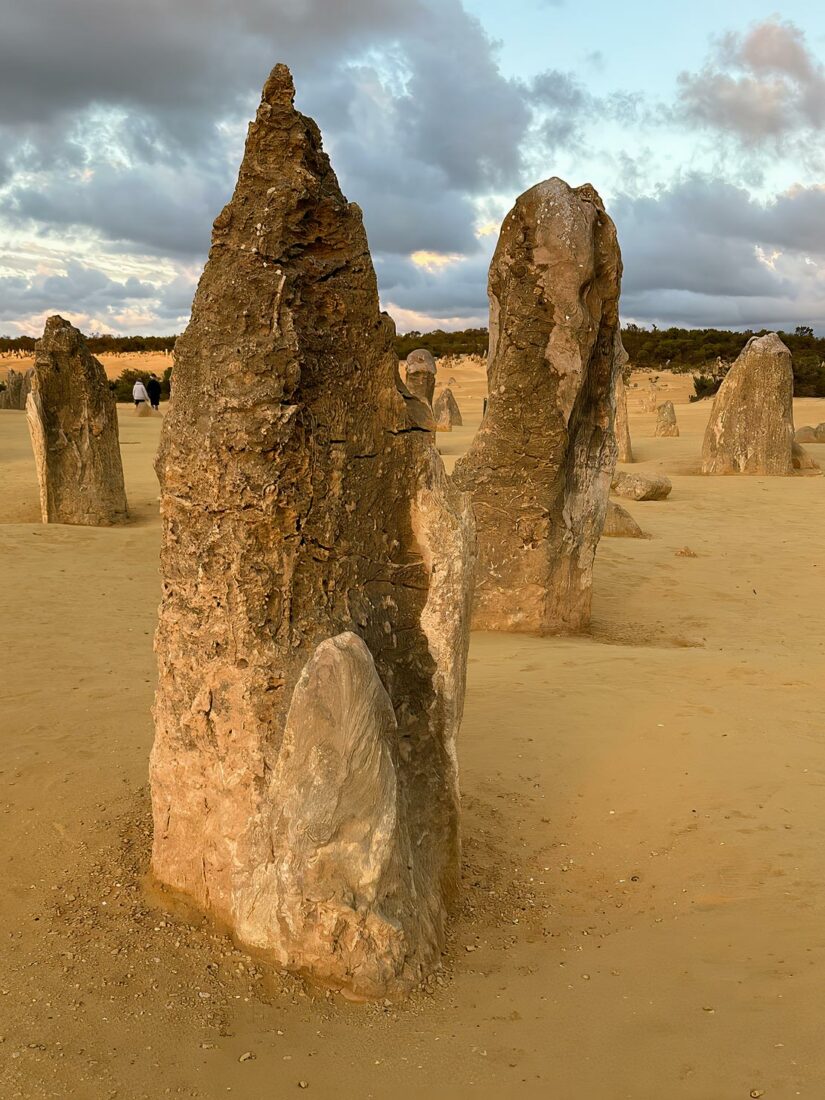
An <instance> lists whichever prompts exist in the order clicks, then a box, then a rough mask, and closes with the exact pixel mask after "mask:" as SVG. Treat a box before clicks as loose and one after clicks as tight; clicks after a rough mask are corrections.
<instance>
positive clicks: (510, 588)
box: [453, 178, 623, 634]
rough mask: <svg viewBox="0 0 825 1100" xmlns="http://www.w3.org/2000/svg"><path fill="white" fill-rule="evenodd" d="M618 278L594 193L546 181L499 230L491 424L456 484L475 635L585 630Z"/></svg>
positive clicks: (603, 501)
mask: <svg viewBox="0 0 825 1100" xmlns="http://www.w3.org/2000/svg"><path fill="white" fill-rule="evenodd" d="M621 271H622V263H621V256H620V253H619V246H618V243H617V240H616V230H615V227H614V225H613V222H612V221H611V220H610V218H609V217H608V216H607V214H606V213H605V210H604V206H603V204H602V201H601V199H600V198H599V196H598V195H597V193H596V192H595V190H594V189H593V188H592V187H591V186H590V185H589V184H585V185H584V186H583V187H577V188H571V187H568V185H567V184H566V183H565V182H564V181H563V180H560V179H555V178H554V179H550V180H546V181H545V182H544V183H540V184H538V185H536V186H535V187H532V188H531V189H530V190H529V191H527V192H525V194H523V195H522V196H521V197H520V198H519V199H518V200H517V201H516V204H515V206H514V207H513V209H512V210H511V211H510V213H509V214H508V215H507V217H506V218H505V220H504V224H503V226H502V229H501V236H500V238H499V241H498V246H497V248H496V251H495V255H494V256H493V260H492V263H491V265H490V275H489V297H490V357H489V366H488V382H489V404H488V406H487V414H486V416H485V418H484V421H483V423H482V425H481V427H480V428H479V431H478V433H477V435H476V437H475V439H474V441H473V443H472V446H471V447H470V450H469V452H468V453H467V454H466V455H465V456H464V457H463V458H462V459H461V460H460V461H459V462H458V463H457V464H456V467H455V472H454V474H453V480H454V481H455V482H456V483H457V484H458V485H459V486H460V487H461V488H462V489H465V490H467V491H468V492H470V493H472V497H473V508H474V510H475V515H476V523H477V527H478V543H479V547H478V563H477V569H476V600H475V610H474V617H473V622H474V625H475V626H476V627H477V628H478V629H481V630H511V631H526V632H535V633H539V634H556V633H569V632H574V631H578V630H582V629H584V627H586V626H587V624H588V622H589V619H590V600H591V581H592V570H593V558H594V554H595V551H596V545H597V543H598V541H599V537H600V535H601V531H602V526H603V523H604V518H605V512H606V510H607V498H608V493H609V490H610V480H611V475H612V473H613V468H614V466H615V462H616V439H615V435H614V419H615V405H614V402H615V388H616V377H617V374H618V372H619V370H620V369H621V365H622V362H623V360H622V356H621V352H620V349H621V341H620V339H619V288H620V282H621Z"/></svg>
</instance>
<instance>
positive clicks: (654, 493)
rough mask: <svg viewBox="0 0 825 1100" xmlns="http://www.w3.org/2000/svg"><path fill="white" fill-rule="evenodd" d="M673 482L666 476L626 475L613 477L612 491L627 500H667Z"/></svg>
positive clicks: (617, 474) (622, 471) (618, 474)
mask: <svg viewBox="0 0 825 1100" xmlns="http://www.w3.org/2000/svg"><path fill="white" fill-rule="evenodd" d="M672 489H673V482H672V481H671V480H670V478H669V477H665V475H664V474H643V473H641V472H638V473H635V472H634V473H626V472H625V471H624V470H620V471H617V472H616V473H615V474H614V475H613V483H612V485H611V491H612V492H614V493H615V494H616V496H619V497H625V498H626V499H627V500H665V499H666V498H667V497H669V496H670V492H671V490H672Z"/></svg>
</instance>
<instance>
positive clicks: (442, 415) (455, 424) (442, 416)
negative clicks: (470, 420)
mask: <svg viewBox="0 0 825 1100" xmlns="http://www.w3.org/2000/svg"><path fill="white" fill-rule="evenodd" d="M433 417H434V418H435V427H436V431H439V432H451V431H452V430H453V428H460V427H461V426H462V424H463V423H464V421H463V420H462V419H461V409H460V408H459V407H458V402H457V401H456V399H455V396H454V395H453V391H452V390H451V389H450V387H449V386H447V387H446V388H445V389H443V390H442V391H441V393H440V394H439V395H438V397H437V398H436V399H435V404H434V405H433Z"/></svg>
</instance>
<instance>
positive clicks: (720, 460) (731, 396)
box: [702, 332, 794, 475]
mask: <svg viewBox="0 0 825 1100" xmlns="http://www.w3.org/2000/svg"><path fill="white" fill-rule="evenodd" d="M793 438H794V428H793V370H792V367H791V353H790V351H789V350H788V348H787V347H786V346H785V345H784V344H783V343H782V341H781V340H780V339H779V337H778V336H777V335H776V333H775V332H770V333H768V334H767V335H766V336H753V337H751V339H750V340H748V342H747V344H745V347H744V348H743V349H742V352H741V354H740V355H739V358H738V359H737V360H736V362H735V363H734V364H733V366H732V367H731V368H730V370H729V371H728V373H727V374H726V375H725V378H724V381H723V382H722V385H721V386H720V387H719V390H718V392H717V394H716V396H715V398H714V399H713V408H712V409H711V414H710V420H709V421H708V426H707V429H706V430H705V439H704V444H703V446H702V472H703V473H705V474H773V475H786V474H790V473H791V472H792V470H793V464H792V456H791V446H792V444H793Z"/></svg>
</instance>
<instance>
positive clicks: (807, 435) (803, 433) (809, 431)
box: [794, 424, 818, 443]
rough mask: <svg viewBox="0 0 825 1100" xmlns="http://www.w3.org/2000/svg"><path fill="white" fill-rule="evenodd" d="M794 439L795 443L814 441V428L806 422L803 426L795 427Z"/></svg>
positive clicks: (815, 440)
mask: <svg viewBox="0 0 825 1100" xmlns="http://www.w3.org/2000/svg"><path fill="white" fill-rule="evenodd" d="M794 439H795V440H796V442H797V443H816V442H818V440H817V438H816V428H812V427H811V426H810V424H806V425H805V427H804V428H797V430H796V432H795V433H794Z"/></svg>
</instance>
